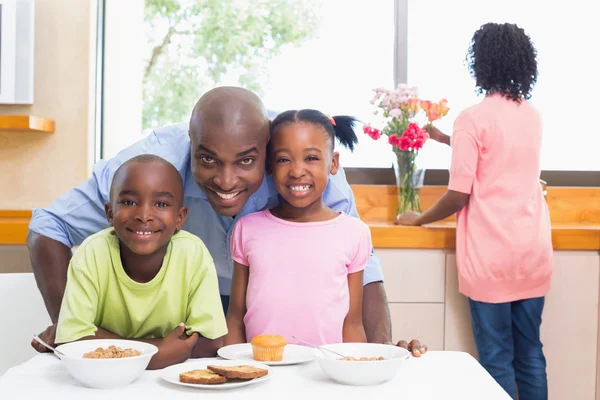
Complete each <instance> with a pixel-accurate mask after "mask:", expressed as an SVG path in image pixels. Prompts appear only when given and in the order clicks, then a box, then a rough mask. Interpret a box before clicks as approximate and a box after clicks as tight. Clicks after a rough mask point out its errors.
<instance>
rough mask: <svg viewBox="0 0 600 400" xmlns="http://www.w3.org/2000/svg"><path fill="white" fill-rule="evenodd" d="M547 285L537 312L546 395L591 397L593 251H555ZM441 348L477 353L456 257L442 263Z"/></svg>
mask: <svg viewBox="0 0 600 400" xmlns="http://www.w3.org/2000/svg"><path fill="white" fill-rule="evenodd" d="M554 254H555V268H554V274H553V276H552V287H551V289H550V292H549V293H548V296H547V297H546V303H545V308H544V313H543V315H542V332H541V339H542V343H543V344H544V354H545V355H546V361H547V374H548V386H549V392H550V399H557V400H562V399H565V400H567V399H582V400H583V399H593V398H596V399H597V400H600V393H599V395H598V397H595V396H596V380H597V378H600V376H599V375H598V374H597V367H596V363H597V357H598V293H599V279H600V275H599V268H600V256H599V255H598V253H597V252H591V251H590V252H571V251H557V252H555V253H554ZM444 340H445V350H460V351H467V352H469V353H471V354H472V355H473V356H475V357H476V356H477V351H476V348H475V343H474V340H473V332H472V330H471V322H470V313H469V307H468V302H467V299H466V297H464V296H463V295H461V294H460V293H458V278H457V272H456V260H455V257H454V256H453V255H448V257H447V264H446V310H445V337H444Z"/></svg>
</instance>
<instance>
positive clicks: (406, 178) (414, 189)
mask: <svg viewBox="0 0 600 400" xmlns="http://www.w3.org/2000/svg"><path fill="white" fill-rule="evenodd" d="M394 154H395V155H396V159H395V161H396V162H395V164H394V171H395V173H396V186H397V187H398V206H397V208H396V214H402V213H403V212H405V211H416V212H421V211H422V209H421V201H420V199H419V190H420V189H421V188H422V187H423V179H424V178H425V170H424V169H421V168H418V167H417V164H416V159H417V153H416V152H414V151H402V150H400V149H398V148H397V147H394Z"/></svg>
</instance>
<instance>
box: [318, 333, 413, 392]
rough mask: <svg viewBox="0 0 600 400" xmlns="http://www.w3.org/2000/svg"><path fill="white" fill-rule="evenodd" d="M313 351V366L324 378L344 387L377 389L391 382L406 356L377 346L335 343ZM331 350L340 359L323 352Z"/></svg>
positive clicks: (403, 351)
mask: <svg viewBox="0 0 600 400" xmlns="http://www.w3.org/2000/svg"><path fill="white" fill-rule="evenodd" d="M321 348H323V349H325V350H320V349H315V358H316V359H317V363H318V364H319V366H320V367H321V369H322V370H323V372H325V374H326V375H327V376H329V377H330V378H331V379H333V380H334V381H336V382H338V383H342V384H344V385H355V386H368V385H378V384H381V383H384V382H387V381H389V380H391V379H393V378H394V377H395V376H396V374H397V372H398V370H399V369H400V366H401V365H402V363H403V362H404V361H405V360H406V359H407V358H408V356H409V354H410V353H409V352H408V350H406V349H403V348H402V347H396V346H392V345H389V344H378V343H336V344H327V345H324V346H321ZM327 349H328V350H332V351H334V352H336V353H339V354H340V355H343V356H344V357H340V356H336V355H335V354H333V353H331V352H329V351H326V350H327Z"/></svg>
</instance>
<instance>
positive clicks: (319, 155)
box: [269, 123, 339, 208]
mask: <svg viewBox="0 0 600 400" xmlns="http://www.w3.org/2000/svg"><path fill="white" fill-rule="evenodd" d="M338 162H339V154H338V153H337V152H336V153H333V154H332V149H331V143H330V142H329V138H328V136H327V133H326V132H325V131H324V130H323V129H322V128H320V127H319V126H318V125H315V124H311V123H294V124H290V125H285V126H282V127H281V128H279V129H278V130H277V132H276V133H275V134H274V135H273V137H272V138H271V152H270V155H269V173H270V174H272V175H273V180H274V182H275V187H276V188H277V191H278V192H279V194H281V196H282V197H283V198H284V199H285V200H286V201H287V202H288V203H290V204H291V205H292V206H294V207H297V208H305V207H308V206H309V205H311V204H313V203H314V202H315V201H318V200H320V199H321V195H322V194H323V192H324V191H325V188H326V187H327V183H328V181H329V175H330V174H333V175H335V174H336V173H337V171H338V165H339V164H338Z"/></svg>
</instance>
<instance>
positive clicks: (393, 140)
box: [388, 135, 401, 146]
mask: <svg viewBox="0 0 600 400" xmlns="http://www.w3.org/2000/svg"><path fill="white" fill-rule="evenodd" d="M400 141H401V139H400V137H399V136H398V135H390V136H389V137H388V143H389V144H391V145H392V146H400Z"/></svg>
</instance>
